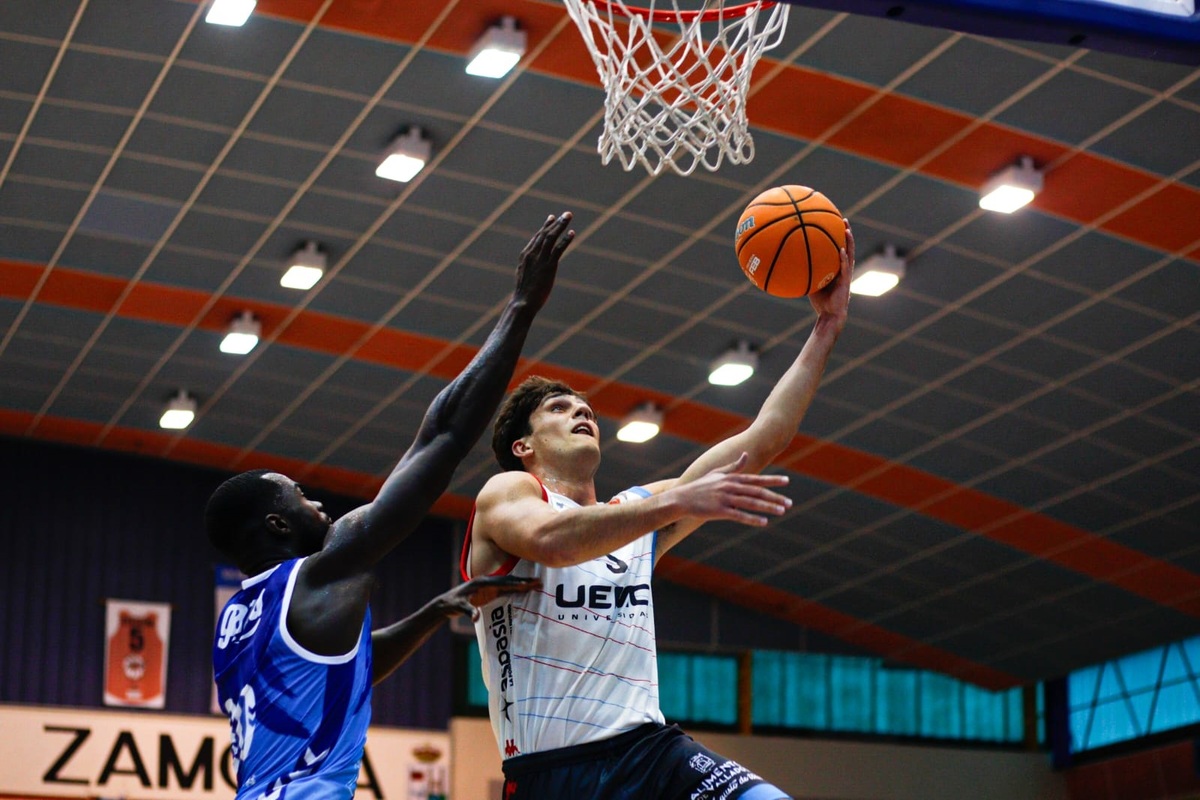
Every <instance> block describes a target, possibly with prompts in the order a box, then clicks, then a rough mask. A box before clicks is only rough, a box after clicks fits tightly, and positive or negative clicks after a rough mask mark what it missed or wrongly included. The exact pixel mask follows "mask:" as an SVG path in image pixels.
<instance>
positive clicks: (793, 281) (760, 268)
mask: <svg viewBox="0 0 1200 800" xmlns="http://www.w3.org/2000/svg"><path fill="white" fill-rule="evenodd" d="M733 241H734V248H735V250H736V251H737V258H738V263H739V264H741V265H742V272H744V273H746V277H747V278H749V279H750V280H751V281H752V282H753V283H754V285H755V286H757V287H758V288H760V289H762V290H763V291H764V292H766V293H767V294H773V295H775V296H776V297H803V296H804V295H806V294H808V293H809V292H815V291H818V290H819V289H823V288H825V287H826V286H828V285H829V282H830V281H832V280H833V279H834V277H836V276H837V273H838V269H839V268H840V267H841V259H840V256H839V252H840V251H841V249H842V248H843V247H845V246H846V223H844V222H843V221H842V212H840V211H838V209H837V206H835V205H834V204H833V203H831V202H830V201H829V198H828V197H826V196H825V195H823V194H821V193H820V192H818V191H816V190H815V189H810V188H808V187H807V186H777V187H775V188H774V189H768V190H767V191H765V192H763V193H762V194H760V195H759V196H758V197H756V198H754V200H752V201H751V202H750V205H748V206H746V210H745V211H743V212H742V217H741V219H739V220H738V226H737V234H736V235H735V236H734V240H733Z"/></svg>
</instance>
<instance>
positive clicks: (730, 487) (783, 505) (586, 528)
mask: <svg viewBox="0 0 1200 800" xmlns="http://www.w3.org/2000/svg"><path fill="white" fill-rule="evenodd" d="M744 465H745V456H744V455H743V456H742V457H740V458H738V459H737V460H735V461H734V462H732V463H730V464H726V465H722V466H721V467H719V468H717V469H714V470H710V471H709V473H708V474H706V475H702V476H701V477H700V478H699V479H698V480H696V481H692V482H689V483H687V484H681V485H680V486H678V487H675V488H673V489H669V490H667V491H664V492H661V493H658V494H655V495H653V496H652V497H649V498H647V499H646V500H643V501H641V502H636V503H608V504H596V505H586V506H580V507H578V508H569V509H563V510H560V511H555V510H553V509H552V508H550V506H549V505H547V504H546V502H545V501H544V500H543V497H542V490H541V485H540V484H539V483H538V481H537V479H536V478H534V477H533V476H532V475H530V474H528V473H525V472H505V473H502V474H500V475H497V476H495V477H494V478H492V479H491V480H490V481H488V483H487V484H486V485H485V486H484V488H483V490H482V491H481V492H480V494H479V498H478V500H477V502H476V509H475V518H474V520H473V522H472V545H473V548H474V550H475V557H476V558H479V559H480V560H479V561H477V562H475V563H476V567H477V569H476V570H475V571H476V573H477V574H481V573H482V572H484V571H487V570H488V569H489V568H492V567H495V566H497V563H498V562H499V561H502V560H503V556H517V557H518V558H524V559H526V560H528V561H534V562H537V563H539V564H545V565H546V566H550V567H565V566H572V565H574V564H580V563H582V562H584V561H588V560H590V559H593V558H598V557H600V556H603V555H604V554H606V553H611V552H612V551H614V550H616V549H618V548H620V547H623V546H624V545H626V544H628V543H629V542H631V541H633V540H634V539H637V538H638V537H640V536H644V535H645V534H646V532H647V531H652V530H655V529H657V528H660V527H662V526H664V525H668V524H669V523H672V522H674V521H676V520H679V519H682V518H685V517H688V518H691V517H696V518H699V519H702V520H713V519H726V520H730V521H733V522H738V523H742V524H745V525H754V526H761V525H766V524H767V521H768V517H769V516H778V515H780V514H782V513H784V512H785V511H786V510H787V509H788V507H789V506H791V500H789V499H788V498H787V497H785V496H783V495H781V494H778V493H776V492H774V491H771V489H770V488H769V487H778V486H784V485H786V484H787V477H786V476H783V475H753V474H749V475H748V474H744V473H743V472H742V468H743V467H744ZM501 553H502V554H503V556H501V555H500V554H501Z"/></svg>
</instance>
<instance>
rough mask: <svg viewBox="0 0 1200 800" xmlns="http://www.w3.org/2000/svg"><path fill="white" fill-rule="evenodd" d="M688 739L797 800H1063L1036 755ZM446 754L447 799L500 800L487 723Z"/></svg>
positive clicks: (456, 729) (469, 728)
mask: <svg viewBox="0 0 1200 800" xmlns="http://www.w3.org/2000/svg"><path fill="white" fill-rule="evenodd" d="M695 738H696V739H697V740H699V741H701V742H703V743H704V744H706V745H707V746H709V747H710V748H712V749H714V750H716V751H717V752H718V753H720V754H721V755H724V756H728V757H730V758H733V759H736V760H737V761H739V762H741V763H742V764H744V765H745V766H747V767H749V768H750V769H752V770H754V771H755V772H757V773H758V774H760V775H762V776H763V777H764V778H767V779H768V780H770V781H772V782H773V783H775V784H776V785H777V786H779V787H780V788H781V789H783V790H785V791H788V792H791V794H792V796H793V797H795V798H796V799H797V800H965V799H966V798H969V800H1067V798H1068V793H1067V785H1066V779H1065V778H1064V776H1063V775H1062V774H1061V773H1055V772H1052V771H1051V769H1050V763H1049V759H1048V758H1047V757H1046V756H1045V755H1044V754H1042V753H1024V752H1011V751H999V750H992V749H975V748H967V747H933V746H928V745H920V746H914V745H898V744H868V743H863V742H841V741H837V742H835V741H822V740H819V739H794V738H778V737H769V736H734V735H728V734H715V733H707V732H706V733H696V734H695ZM450 747H451V773H452V780H451V784H450V786H451V792H452V794H451V796H452V797H454V798H461V799H462V800H493V799H494V798H500V797H501V793H500V787H501V786H502V781H503V777H502V775H501V772H500V754H499V752H498V751H497V750H496V744H495V739H494V738H493V736H492V729H491V725H490V724H489V723H488V721H487V720H485V719H475V718H464V717H456V718H455V719H454V720H453V721H452V722H451V724H450ZM1156 796H1158V795H1156ZM1075 797H1077V798H1079V800H1083V798H1082V797H1081V796H1078V795H1076V796H1075ZM1072 800H1075V798H1072Z"/></svg>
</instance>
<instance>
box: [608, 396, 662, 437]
mask: <svg viewBox="0 0 1200 800" xmlns="http://www.w3.org/2000/svg"><path fill="white" fill-rule="evenodd" d="M662 424H663V412H662V409H661V408H659V407H658V406H656V405H654V403H642V404H641V405H640V406H638V407H637V408H635V409H634V410H633V411H630V412H629V413H628V414H627V415H626V416H625V418H624V419H622V420H621V427H620V429H618V430H617V439H618V440H620V441H622V442H631V443H633V444H640V443H642V442H648V441H650V440H651V439H653V438H654V437H655V436H658V432H659V430H661V429H662Z"/></svg>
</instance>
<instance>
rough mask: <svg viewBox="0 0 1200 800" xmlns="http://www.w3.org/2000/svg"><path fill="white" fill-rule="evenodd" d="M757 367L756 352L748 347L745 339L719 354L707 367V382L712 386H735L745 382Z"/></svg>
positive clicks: (748, 344)
mask: <svg viewBox="0 0 1200 800" xmlns="http://www.w3.org/2000/svg"><path fill="white" fill-rule="evenodd" d="M757 368H758V353H756V352H754V351H753V350H752V349H750V343H749V342H747V341H746V340H745V339H740V340H738V342H737V343H736V344H735V345H733V346H732V347H730V348H729V349H728V350H726V351H725V352H724V353H722V354H721V357H720V358H718V359H717V360H716V361H714V362H713V363H712V366H711V367H709V372H708V382H709V383H711V384H713V385H714V386H737V385H738V384H741V383H745V382H746V381H747V380H748V379H749V378H750V376H751V375H753V374H754V370H756V369H757Z"/></svg>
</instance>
